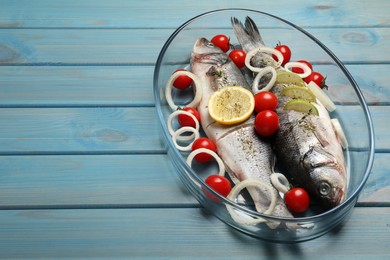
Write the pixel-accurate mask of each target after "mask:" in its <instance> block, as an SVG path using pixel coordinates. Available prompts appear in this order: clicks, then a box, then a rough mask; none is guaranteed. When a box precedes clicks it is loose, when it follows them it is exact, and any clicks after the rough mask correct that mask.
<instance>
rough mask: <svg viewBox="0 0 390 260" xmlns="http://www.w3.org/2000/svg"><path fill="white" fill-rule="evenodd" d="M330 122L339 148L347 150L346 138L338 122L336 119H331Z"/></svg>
mask: <svg viewBox="0 0 390 260" xmlns="http://www.w3.org/2000/svg"><path fill="white" fill-rule="evenodd" d="M330 121H331V122H332V125H333V128H334V130H335V131H336V134H337V137H338V138H339V140H340V143H341V146H342V147H343V148H344V149H347V148H348V141H347V137H346V136H345V134H344V131H343V128H342V127H341V124H340V121H339V120H338V119H337V118H333V119H331V120H330Z"/></svg>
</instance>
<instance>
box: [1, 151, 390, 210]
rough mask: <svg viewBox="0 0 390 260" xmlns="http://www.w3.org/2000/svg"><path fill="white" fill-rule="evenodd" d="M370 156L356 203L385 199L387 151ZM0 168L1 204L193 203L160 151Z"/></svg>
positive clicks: (33, 159)
mask: <svg viewBox="0 0 390 260" xmlns="http://www.w3.org/2000/svg"><path fill="white" fill-rule="evenodd" d="M353 156H359V153H356V154H354V155H353ZM375 162H376V163H375V164H374V167H373V169H372V172H371V175H370V177H369V179H368V181H367V183H366V185H365V187H364V189H363V191H362V194H361V196H360V197H359V201H358V205H360V204H361V203H364V204H367V203H369V205H371V206H372V205H390V197H389V193H388V187H389V186H390V180H389V178H387V174H388V173H387V171H388V169H389V168H390V156H389V154H387V153H379V154H377V155H376V158H375ZM0 172H1V175H0V208H3V209H6V208H7V209H8V208H42V207H43V208H80V207H92V208H93V207H95V208H107V207H117V208H122V207H128V208H137V207H145V208H148V207H164V208H165V207H191V206H197V205H198V202H197V201H196V200H195V199H194V198H193V197H192V195H191V194H190V193H189V192H188V191H187V190H186V188H185V186H184V185H183V184H182V182H181V181H180V180H179V177H178V172H177V171H176V169H175V168H174V166H173V164H172V161H171V159H170V158H169V157H168V156H167V155H166V154H161V155H155V154H139V155H82V156H81V155H66V156H63V155H50V156H44V155H40V156H39V155H34V156H0Z"/></svg>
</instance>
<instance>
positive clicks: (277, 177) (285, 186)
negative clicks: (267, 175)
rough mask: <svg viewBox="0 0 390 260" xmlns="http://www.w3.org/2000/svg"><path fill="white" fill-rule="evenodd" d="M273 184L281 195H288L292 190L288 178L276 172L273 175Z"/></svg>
mask: <svg viewBox="0 0 390 260" xmlns="http://www.w3.org/2000/svg"><path fill="white" fill-rule="evenodd" d="M271 183H272V185H273V186H274V187H275V189H277V190H278V191H280V192H281V193H283V194H284V193H286V192H287V191H288V190H289V189H290V183H289V182H288V180H287V178H286V176H284V175H283V174H281V173H277V172H274V173H272V174H271Z"/></svg>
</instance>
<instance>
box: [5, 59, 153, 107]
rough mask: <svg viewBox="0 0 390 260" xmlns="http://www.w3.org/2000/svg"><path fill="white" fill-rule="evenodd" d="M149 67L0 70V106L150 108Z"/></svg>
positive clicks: (37, 67)
mask: <svg viewBox="0 0 390 260" xmlns="http://www.w3.org/2000/svg"><path fill="white" fill-rule="evenodd" d="M153 70H154V67H153V66H106V67H105V66H102V67H100V66H79V67H78V66H69V67H68V66H54V67H41V66H32V67H30V66H26V67H23V66H21V67H15V66H11V67H7V66H5V67H2V68H1V70H0V106H3V107H7V106H8V107H15V106H22V107H23V106H33V107H34V106H48V107H50V106H81V105H82V106H141V105H142V106H153V105H154V98H153Z"/></svg>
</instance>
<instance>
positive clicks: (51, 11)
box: [0, 0, 390, 28]
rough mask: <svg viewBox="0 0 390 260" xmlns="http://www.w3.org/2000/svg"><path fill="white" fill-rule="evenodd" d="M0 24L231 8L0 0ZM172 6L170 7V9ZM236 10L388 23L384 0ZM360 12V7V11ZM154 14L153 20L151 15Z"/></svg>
mask: <svg viewBox="0 0 390 260" xmlns="http://www.w3.org/2000/svg"><path fill="white" fill-rule="evenodd" d="M0 5H1V6H2V8H1V10H0V17H1V20H0V27H13V28H23V27H45V28H50V27H71V28H77V27H90V28H91V27H92V28H93V27H98V28H101V27H103V28H113V27H114V28H115V27H177V26H179V25H180V24H182V23H184V22H185V21H186V20H188V19H190V18H192V17H194V16H197V15H199V14H201V13H203V12H208V11H211V10H214V9H221V8H234V7H237V4H236V3H234V2H223V1H207V0H199V1H196V2H188V3H185V5H183V3H182V2H180V1H170V3H169V5H167V4H166V3H164V2H161V1H158V0H153V1H146V2H141V3H138V2H133V1H123V0H113V1H110V2H105V1H92V0H88V1H82V2H79V1H55V3H50V2H49V3H48V2H46V1H42V0H40V1H34V3H31V2H30V1H28V0H27V1H12V0H9V1H5V0H3V1H1V3H0ZM172 6H174V8H172ZM239 7H240V8H249V9H255V10H259V11H263V12H268V13H271V14H274V15H277V16H280V17H282V18H284V19H286V20H289V21H291V22H293V23H296V24H298V25H300V26H306V27H312V26H319V27H323V26H328V27H331V26H335V27H338V26H348V25H356V24H361V25H365V26H388V25H389V20H388V13H387V10H389V9H390V5H389V3H388V1H376V3H375V4H370V5H368V4H367V3H365V2H356V1H343V2H340V1H328V2H327V3H325V4H322V3H315V2H308V1H305V0H297V1H294V2H286V3H283V7H281V4H280V3H279V2H269V3H267V4H266V5H264V4H263V3H261V2H258V3H257V2H253V1H250V0H241V1H240V4H239ZM363 10H364V11H363ZM156 15H158V19H156Z"/></svg>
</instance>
